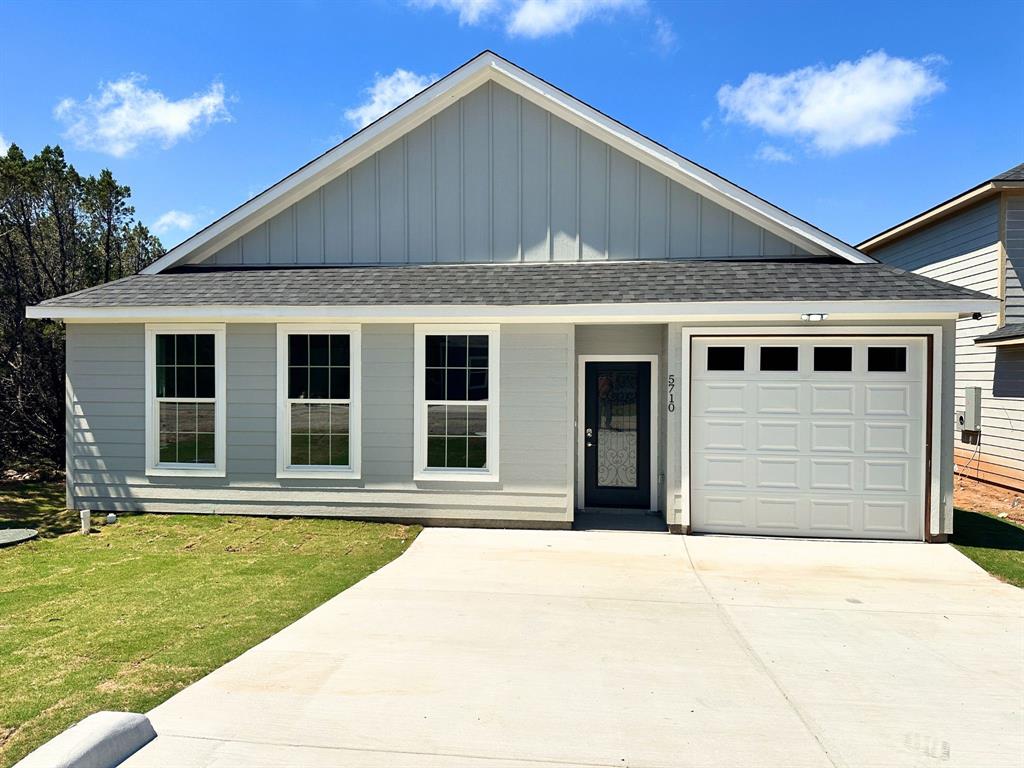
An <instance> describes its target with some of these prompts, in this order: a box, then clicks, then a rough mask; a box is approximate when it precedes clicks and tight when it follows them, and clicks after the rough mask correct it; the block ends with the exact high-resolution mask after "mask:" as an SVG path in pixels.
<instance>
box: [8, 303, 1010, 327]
mask: <svg viewBox="0 0 1024 768" xmlns="http://www.w3.org/2000/svg"><path fill="white" fill-rule="evenodd" d="M998 308H999V301H998V300H997V299H989V300H986V299H957V300H946V301H930V300H929V301H825V302H815V301H774V302H773V301H766V302H744V301H736V302H677V303H669V302H664V303H645V304H558V305H519V306H490V305H449V306H438V305H404V306H398V305H388V304H379V305H364V306H357V305H352V306H343V305H333V306H291V307H287V306H256V305H254V306H216V305H211V306H184V307H182V306H173V307H166V306H165V307H161V306H152V307H60V306H54V307H47V306H35V307H29V308H28V309H27V310H26V316H27V317H29V318H35V319H41V318H50V319H55V320H71V321H74V320H84V321H91V322H138V321H144V320H156V319H161V320H188V321H196V320H210V321H212V320H218V321H229V322H248V323H272V322H289V321H296V320H301V321H314V320H316V321H325V322H326V321H341V320H343V321H345V322H352V323H358V322H376V323H387V322H400V323H408V322H461V323H467V322H532V323H537V322H575V323H600V322H607V321H617V322H681V321H686V320H696V319H702V320H712V319H713V320H740V321H748V320H755V319H756V320H771V319H775V320H786V319H790V320H799V319H800V315H801V314H803V313H824V314H827V315H828V316H829V319H828V320H826V321H823V323H822V324H823V325H827V324H828V323H829V322H830V321H833V320H840V319H847V320H851V319H861V320H867V319H875V320H877V319H880V318H889V317H901V318H910V317H913V318H929V317H931V318H938V317H947V318H957V317H960V316H962V315H965V314H970V313H973V312H983V313H989V312H995V311H998Z"/></svg>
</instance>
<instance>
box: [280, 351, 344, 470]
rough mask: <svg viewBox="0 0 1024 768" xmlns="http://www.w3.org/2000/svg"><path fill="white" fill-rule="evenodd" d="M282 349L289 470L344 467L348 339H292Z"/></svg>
mask: <svg viewBox="0 0 1024 768" xmlns="http://www.w3.org/2000/svg"><path fill="white" fill-rule="evenodd" d="M287 346H288V408H289V421H290V425H291V426H290V431H291V434H290V435H289V441H290V447H291V451H290V456H289V466H293V467H301V466H305V467H347V466H349V465H350V458H349V447H350V446H349V431H350V424H349V407H350V406H349V402H348V401H349V398H350V396H351V356H350V353H351V338H350V336H349V334H347V333H319V334H318V333H312V334H310V333H292V334H288V345H287ZM312 401H316V402H312Z"/></svg>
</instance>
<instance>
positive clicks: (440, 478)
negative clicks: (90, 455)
mask: <svg viewBox="0 0 1024 768" xmlns="http://www.w3.org/2000/svg"><path fill="white" fill-rule="evenodd" d="M413 480H417V481H425V482H439V483H447V482H452V483H496V482H498V473H497V472H493V471H491V470H489V469H478V470H472V469H470V470H452V469H421V470H418V471H417V472H416V473H415V474H413Z"/></svg>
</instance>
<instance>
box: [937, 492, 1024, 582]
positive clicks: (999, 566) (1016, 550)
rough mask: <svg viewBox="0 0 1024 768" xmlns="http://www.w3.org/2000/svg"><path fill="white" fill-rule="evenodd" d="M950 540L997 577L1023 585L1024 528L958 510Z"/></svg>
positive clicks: (995, 518)
mask: <svg viewBox="0 0 1024 768" xmlns="http://www.w3.org/2000/svg"><path fill="white" fill-rule="evenodd" d="M953 531H954V534H953V538H952V543H953V546H955V547H956V548H957V549H959V550H960V551H961V552H963V553H964V554H965V555H967V556H968V557H969V558H971V560H973V561H974V562H976V563H977V564H978V565H980V566H981V567H982V568H984V569H985V570H986V571H988V572H989V573H991V574H992V575H993V576H995V577H996V578H997V579H1001V580H1002V581H1005V582H1007V583H1009V584H1013V585H1015V586H1018V587H1024V527H1022V526H1019V525H1017V524H1016V523H1011V522H1009V521H1007V520H1000V519H999V518H997V517H991V516H990V515H983V514H981V513H980V512H968V511H966V510H963V509H957V510H954V512H953Z"/></svg>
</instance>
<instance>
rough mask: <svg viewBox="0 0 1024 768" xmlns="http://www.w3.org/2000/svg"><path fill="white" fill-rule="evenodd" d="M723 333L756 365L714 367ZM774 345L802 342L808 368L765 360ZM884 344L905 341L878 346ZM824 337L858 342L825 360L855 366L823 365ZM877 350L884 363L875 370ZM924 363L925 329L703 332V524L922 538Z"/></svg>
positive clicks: (694, 429) (695, 437)
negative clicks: (821, 333)
mask: <svg viewBox="0 0 1024 768" xmlns="http://www.w3.org/2000/svg"><path fill="white" fill-rule="evenodd" d="M716 344H720V345H722V346H732V347H736V346H742V347H743V349H744V370H743V371H709V370H705V369H702V366H703V365H704V364H705V363H706V361H707V360H708V355H707V353H706V348H707V346H714V345H716ZM762 346H775V347H793V346H796V347H797V348H798V356H797V358H796V359H797V360H798V367H799V370H797V371H761V370H760V369H759V368H760V362H761V355H760V349H761V347H762ZM877 346H890V347H896V348H898V349H897V350H896V351H895V352H884V351H883V352H882V353H877V352H876V353H875V355H874V358H869V350H870V349H872V348H874V347H877ZM815 347H826V348H827V347H842V348H850V349H851V350H852V351H851V353H850V354H847V353H845V352H842V351H840V352H838V353H836V352H834V351H832V350H830V351H828V352H827V353H824V355H821V356H820V358H821V359H820V360H819V362H820V364H821V365H822V366H824V365H832V366H836V365H840V366H842V365H849V367H850V368H851V370H848V371H817V370H814V365H815V354H814V350H815ZM903 350H905V354H904V352H903ZM719 359H724V358H721V356H720V357H719ZM767 359H771V360H773V361H774V363H775V367H779V364H780V361H781V364H782V365H792V360H793V359H794V358H793V356H792V355H791V354H788V355H787V354H783V355H781V356H780V355H779V354H778V353H775V352H773V353H772V355H771V356H769V357H766V360H767ZM869 359H871V360H873V362H871V365H872V367H874V368H875V370H868V367H869ZM904 359H905V365H904V363H903V361H904ZM733 360H735V356H734V357H733ZM924 363H925V346H924V343H923V342H922V341H921V340H920V339H909V338H908V339H888V340H886V341H885V342H880V341H879V340H877V339H870V338H866V337H862V338H828V337H815V338H810V337H800V338H795V339H794V338H790V337H785V338H781V339H780V338H757V339H729V340H728V341H727V342H724V343H723V342H718V341H715V340H712V339H698V340H695V341H694V357H693V364H694V366H693V368H692V371H693V373H692V380H691V392H692V400H691V420H690V427H691V441H690V445H691V462H690V470H691V473H692V475H691V502H692V505H691V506H692V510H693V513H692V522H693V526H694V530H697V531H709V532H732V533H756V534H764V535H809V536H826V537H869V538H920V536H921V531H922V524H923V510H924V498H925V490H924V480H925V470H924V450H925V445H924V417H925V399H926V396H927V390H926V387H925V384H924V381H923V376H924V368H925V364H924ZM901 366H903V367H905V370H898V369H899V368H900V367H901ZM768 367H771V366H770V365H769V366H768Z"/></svg>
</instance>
